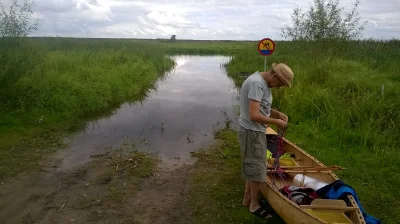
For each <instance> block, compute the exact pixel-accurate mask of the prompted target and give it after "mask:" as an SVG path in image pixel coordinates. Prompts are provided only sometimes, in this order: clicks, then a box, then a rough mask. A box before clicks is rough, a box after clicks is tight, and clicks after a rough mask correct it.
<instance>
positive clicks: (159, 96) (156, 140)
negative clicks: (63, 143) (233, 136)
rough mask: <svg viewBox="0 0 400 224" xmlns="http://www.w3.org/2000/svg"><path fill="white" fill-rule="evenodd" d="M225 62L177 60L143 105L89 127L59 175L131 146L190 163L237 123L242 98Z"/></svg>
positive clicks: (198, 58) (204, 58)
mask: <svg viewBox="0 0 400 224" xmlns="http://www.w3.org/2000/svg"><path fill="white" fill-rule="evenodd" d="M229 59H230V58H229V57H222V56H175V57H174V60H175V61H176V64H177V66H176V68H175V69H174V70H173V71H172V72H170V73H169V74H167V75H166V77H165V78H163V79H161V80H160V81H159V82H158V84H157V88H156V90H155V91H153V92H151V93H150V94H149V95H148V97H147V98H146V99H145V100H144V101H143V102H138V103H135V104H133V105H130V104H124V105H122V106H121V107H120V108H119V109H118V110H117V111H116V112H115V113H114V114H113V115H112V116H110V117H106V118H103V119H100V120H97V121H94V122H91V123H89V124H88V125H87V127H86V130H85V131H84V132H82V133H79V134H78V135H77V136H76V137H75V138H74V139H73V140H72V142H71V144H70V147H69V148H68V149H67V150H65V151H64V152H63V153H62V154H60V156H59V158H60V159H62V161H61V164H60V166H59V168H60V169H68V168H73V167H76V166H79V165H82V164H84V163H86V162H88V160H89V159H90V156H91V155H93V154H97V153H102V152H103V150H104V149H107V148H110V147H119V146H120V145H121V144H124V143H129V144H131V145H133V146H134V147H135V148H137V149H138V150H140V151H146V152H152V153H157V154H159V155H160V156H161V157H163V158H164V159H171V158H172V159H174V158H180V159H182V160H188V159H189V157H190V152H192V151H196V150H198V149H199V148H200V147H205V146H207V145H208V144H209V142H210V141H212V140H213V135H212V134H213V131H214V130H215V129H216V128H218V127H217V126H218V125H219V124H221V125H224V124H223V123H224V122H225V121H226V120H227V119H231V120H234V118H235V105H237V104H238V101H237V100H238V99H237V97H238V94H237V92H236V90H235V89H234V83H233V81H232V80H231V79H229V78H228V77H227V75H226V74H224V73H223V72H224V71H223V70H222V69H221V65H222V64H224V63H227V62H228V61H229Z"/></svg>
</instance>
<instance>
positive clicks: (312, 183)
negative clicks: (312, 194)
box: [293, 174, 328, 191]
mask: <svg viewBox="0 0 400 224" xmlns="http://www.w3.org/2000/svg"><path fill="white" fill-rule="evenodd" d="M302 179H303V174H297V175H296V176H295V177H294V180H293V184H294V185H295V186H298V187H308V188H312V189H314V191H317V190H318V189H320V188H323V187H325V186H326V185H328V183H325V182H322V181H319V180H316V179H314V178H311V177H308V176H304V182H303V185H302V186H301V185H300V184H301V181H302Z"/></svg>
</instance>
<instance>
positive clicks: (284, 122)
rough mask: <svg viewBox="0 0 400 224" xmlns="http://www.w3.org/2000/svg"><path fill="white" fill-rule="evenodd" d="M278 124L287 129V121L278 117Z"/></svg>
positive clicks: (279, 126) (280, 127)
mask: <svg viewBox="0 0 400 224" xmlns="http://www.w3.org/2000/svg"><path fill="white" fill-rule="evenodd" d="M276 126H278V128H279V129H286V127H287V122H286V121H284V120H280V119H277V120H276Z"/></svg>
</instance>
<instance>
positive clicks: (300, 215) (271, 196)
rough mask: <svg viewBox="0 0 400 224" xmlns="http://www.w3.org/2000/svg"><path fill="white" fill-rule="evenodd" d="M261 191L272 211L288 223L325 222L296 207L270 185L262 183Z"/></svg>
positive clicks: (318, 223) (311, 223)
mask: <svg viewBox="0 0 400 224" xmlns="http://www.w3.org/2000/svg"><path fill="white" fill-rule="evenodd" d="M260 190H261V193H262V195H263V196H264V197H265V198H266V199H267V201H268V203H269V204H270V205H271V207H272V208H273V209H274V211H275V212H276V213H277V214H278V215H279V217H281V219H283V221H285V222H286V223H288V224H321V223H325V222H323V221H322V220H319V219H317V218H315V217H313V216H311V215H310V214H308V213H307V212H305V211H303V210H302V209H299V208H297V207H298V206H296V205H295V204H294V203H293V202H291V201H290V200H288V199H287V198H286V197H282V196H281V195H282V194H281V193H280V192H278V191H276V190H275V189H274V188H273V187H272V186H271V185H269V184H267V183H263V184H262V186H261V189H260Z"/></svg>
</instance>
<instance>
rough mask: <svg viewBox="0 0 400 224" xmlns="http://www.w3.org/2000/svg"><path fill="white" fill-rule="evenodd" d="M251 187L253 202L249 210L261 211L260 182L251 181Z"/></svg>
mask: <svg viewBox="0 0 400 224" xmlns="http://www.w3.org/2000/svg"><path fill="white" fill-rule="evenodd" d="M249 182H250V186H251V202H250V207H249V210H250V212H255V211H256V210H257V209H259V208H260V207H261V206H260V203H259V202H258V193H260V182H256V181H249Z"/></svg>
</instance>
